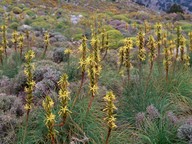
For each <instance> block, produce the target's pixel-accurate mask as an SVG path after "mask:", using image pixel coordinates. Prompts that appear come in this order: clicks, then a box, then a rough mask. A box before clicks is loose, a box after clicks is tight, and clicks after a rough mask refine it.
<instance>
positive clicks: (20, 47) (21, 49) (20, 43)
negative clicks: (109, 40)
mask: <svg viewBox="0 0 192 144" xmlns="http://www.w3.org/2000/svg"><path fill="white" fill-rule="evenodd" d="M18 41H19V42H18V44H19V50H20V57H21V58H22V54H23V45H24V42H23V41H24V35H23V34H20V35H19V38H18Z"/></svg>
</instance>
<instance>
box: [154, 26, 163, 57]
mask: <svg viewBox="0 0 192 144" xmlns="http://www.w3.org/2000/svg"><path fill="white" fill-rule="evenodd" d="M155 31H156V36H157V48H158V58H159V56H160V53H161V43H162V42H161V41H162V24H161V23H157V24H156V25H155Z"/></svg>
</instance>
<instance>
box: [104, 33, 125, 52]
mask: <svg viewBox="0 0 192 144" xmlns="http://www.w3.org/2000/svg"><path fill="white" fill-rule="evenodd" d="M107 33H108V35H109V47H110V48H112V49H117V48H119V47H120V46H122V44H123V43H122V40H123V39H124V37H123V35H122V33H121V32H120V31H118V30H109V31H107Z"/></svg>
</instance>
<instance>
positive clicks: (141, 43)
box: [137, 31, 146, 72]
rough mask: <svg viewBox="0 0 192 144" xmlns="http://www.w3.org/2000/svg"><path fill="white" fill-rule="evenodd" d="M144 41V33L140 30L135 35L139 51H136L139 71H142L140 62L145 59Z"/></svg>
mask: <svg viewBox="0 0 192 144" xmlns="http://www.w3.org/2000/svg"><path fill="white" fill-rule="evenodd" d="M144 42H145V39H144V34H143V32H142V31H140V32H139V33H138V35H137V46H138V49H139V52H138V60H139V69H140V72H141V71H142V67H141V66H142V62H143V61H145V59H146V51H145V48H144Z"/></svg>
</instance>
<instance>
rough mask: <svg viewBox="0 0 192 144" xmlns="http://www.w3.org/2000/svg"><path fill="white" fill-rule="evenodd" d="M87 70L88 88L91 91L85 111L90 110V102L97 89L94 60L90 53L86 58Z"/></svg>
mask: <svg viewBox="0 0 192 144" xmlns="http://www.w3.org/2000/svg"><path fill="white" fill-rule="evenodd" d="M86 63H87V67H88V68H87V70H88V76H89V80H90V84H89V89H90V93H91V98H90V101H89V105H88V108H87V112H88V111H89V110H90V108H91V106H92V102H93V100H94V97H95V95H96V94H97V90H98V85H97V83H96V78H95V77H96V72H97V70H96V68H95V65H96V63H95V60H94V56H93V55H92V54H91V55H90V56H89V57H88V58H87V62H86Z"/></svg>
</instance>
